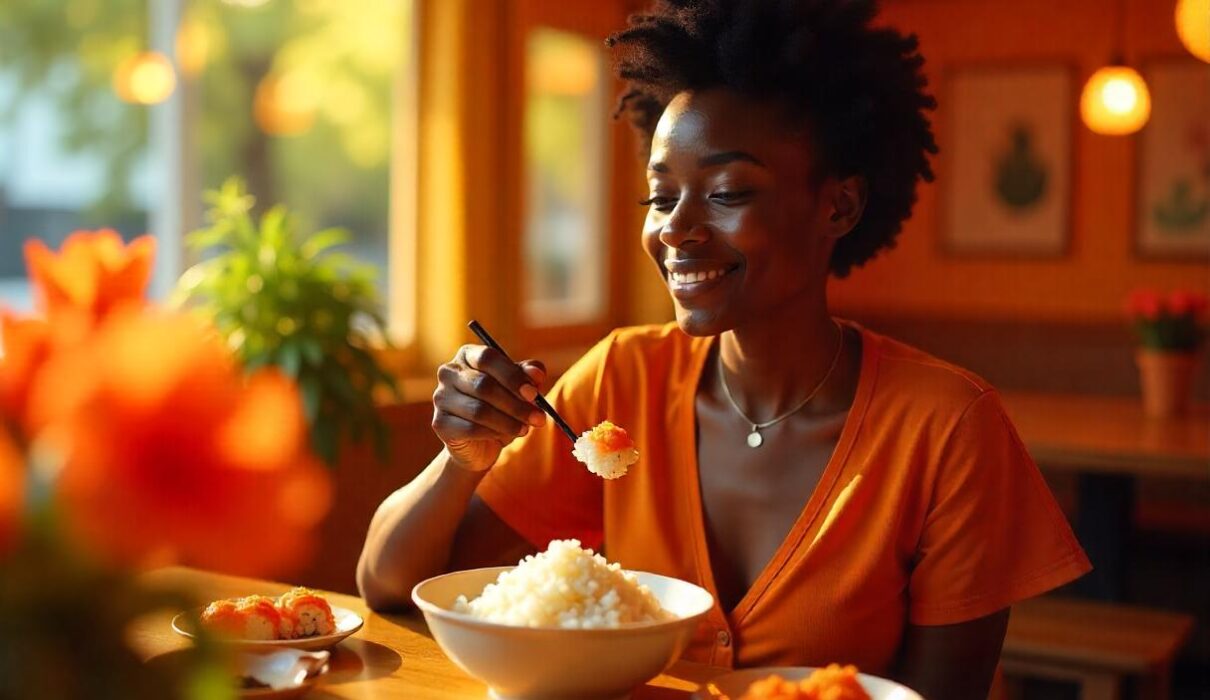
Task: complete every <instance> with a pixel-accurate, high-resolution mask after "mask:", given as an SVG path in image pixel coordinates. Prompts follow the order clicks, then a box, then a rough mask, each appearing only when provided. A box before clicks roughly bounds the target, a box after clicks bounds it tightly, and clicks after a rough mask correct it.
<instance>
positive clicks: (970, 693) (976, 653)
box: [895, 608, 1008, 700]
mask: <svg viewBox="0 0 1210 700" xmlns="http://www.w3.org/2000/svg"><path fill="white" fill-rule="evenodd" d="M1007 629H1008V608H1004V609H1003V610H1000V611H999V612H994V613H992V614H991V615H988V616H986V617H980V618H977V619H974V620H971V621H969V622H960V623H958V624H954V625H927V626H926V625H911V624H909V625H908V626H907V629H906V630H905V631H904V637H903V645H902V647H901V648H900V656H899V663H898V664H897V666H896V669H895V680H897V681H899V682H900V683H903V684H904V685H907V686H908V687H910V688H912V689H914V690H915V691H916V692H918V693H920V694H921V695H923V696H924V697H926V698H928V700H984V699H985V698H986V697H987V693H988V691H989V690H990V689H991V684H992V679H993V677H994V676H995V674H996V664H997V663H998V662H999V661H1000V645H1001V644H1003V643H1004V632H1005V630H1007Z"/></svg>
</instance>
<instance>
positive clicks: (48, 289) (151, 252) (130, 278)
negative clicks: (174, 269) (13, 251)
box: [25, 229, 155, 321]
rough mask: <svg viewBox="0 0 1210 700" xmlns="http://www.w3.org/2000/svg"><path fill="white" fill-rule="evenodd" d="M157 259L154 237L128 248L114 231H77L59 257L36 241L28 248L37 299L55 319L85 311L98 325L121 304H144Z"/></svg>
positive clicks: (140, 240)
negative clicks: (152, 266)
mask: <svg viewBox="0 0 1210 700" xmlns="http://www.w3.org/2000/svg"><path fill="white" fill-rule="evenodd" d="M154 258H155V239H154V238H152V237H151V236H141V237H139V238H136V239H135V240H133V241H131V242H130V244H129V245H127V244H125V243H123V242H122V237H121V236H119V235H118V233H117V232H116V231H114V230H112V229H102V230H100V231H77V232H75V233H73V234H71V235H70V236H68V237H67V240H65V241H64V242H63V245H62V247H61V248H60V249H59V252H58V253H55V252H53V251H52V250H50V249H49V248H47V247H46V244H45V243H43V242H42V241H40V240H37V239H33V240H30V241H27V242H26V244H25V263H26V267H27V268H28V270H29V277H30V280H31V281H32V282H33V286H34V291H35V297H36V299H37V300H38V303H39V304H40V305H41V307H42V310H43V311H44V312H45V313H46V316H47V318H49V319H51V320H55V319H56V318H57V317H59V316H61V315H63V314H65V313H67V314H70V313H76V312H83V313H84V314H85V315H86V317H87V318H88V319H91V320H93V321H96V320H99V319H101V318H104V317H105V316H106V315H108V314H109V313H110V312H111V311H113V310H114V309H115V308H117V307H119V306H121V305H123V304H127V303H137V304H140V305H141V304H142V303H143V295H144V292H146V290H147V283H148V281H149V280H150V278H151V265H152V262H153V260H154Z"/></svg>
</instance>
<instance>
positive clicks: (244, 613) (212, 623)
mask: <svg viewBox="0 0 1210 700" xmlns="http://www.w3.org/2000/svg"><path fill="white" fill-rule="evenodd" d="M202 624H203V625H205V626H206V628H207V629H210V630H212V631H215V632H218V633H219V634H223V635H226V636H229V637H235V638H237V639H258V640H276V639H283V638H285V639H289V638H290V636H291V635H292V634H293V631H294V628H293V624H292V622H291V621H290V620H289V619H287V618H283V617H282V614H281V612H280V611H278V609H277V605H275V604H274V601H273V599H272V598H266V597H265V596H261V595H252V596H248V597H246V598H239V599H237V600H216V601H214V602H213V603H211V604H210V605H208V606H207V607H206V610H205V611H204V612H202Z"/></svg>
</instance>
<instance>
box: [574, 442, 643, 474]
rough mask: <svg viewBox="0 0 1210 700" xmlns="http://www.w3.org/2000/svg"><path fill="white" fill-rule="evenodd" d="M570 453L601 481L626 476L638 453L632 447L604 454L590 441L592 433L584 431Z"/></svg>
mask: <svg viewBox="0 0 1210 700" xmlns="http://www.w3.org/2000/svg"><path fill="white" fill-rule="evenodd" d="M571 453H572V454H573V455H575V458H576V459H578V460H580V461H581V462H583V463H584V465H585V466H587V467H588V471H590V472H592V473H593V474H596V475H597V476H599V477H601V478H602V479H617V478H618V477H622V476H626V470H627V469H629V468H630V465H632V464H634V463H635V462H637V461H639V451H638V450H636V449H634V448H633V447H632V448H630V449H626V450H618V451H616V452H606V451H604V450H602V449H601V446H600V445H599V444H598V443H597V441H596V440H593V439H592V431H591V430H588V431H585V432H584V433H583V434H581V435H580V437H578V438H576V444H575V447H573V448H572V450H571Z"/></svg>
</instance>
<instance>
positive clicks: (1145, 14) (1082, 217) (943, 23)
mask: <svg viewBox="0 0 1210 700" xmlns="http://www.w3.org/2000/svg"><path fill="white" fill-rule="evenodd" d="M1174 4H1175V2H1174V0H1129V1H1128V2H1127V10H1126V12H1127V30H1126V43H1125V52H1126V59H1127V61H1130V62H1137V61H1139V60H1146V59H1148V58H1155V57H1165V56H1167V57H1171V56H1180V55H1188V54H1186V53H1185V52H1184V49H1183V48H1182V47H1181V45H1180V43H1179V41H1178V39H1177V37H1176V31H1175V29H1174V28H1173V21H1172V17H1173V6H1174ZM1118 7H1119V4H1118V2H1117V0H1060V1H1056V0H899V1H897V2H896V1H894V0H891V1H890V2H884V5H883V13H882V18H883V19H882V21H884V22H885V23H886V24H889V25H891V26H895V27H898V28H900V29H903V30H907V31H913V32H916V33H917V34H918V35H919V37H920V42H921V52H922V53H923V54H924V56H925V59H926V64H925V68H926V70H927V72H928V74H929V80H930V82H931V84H932V87H933V91H934V94H935V95H936V97H937V99H938V100H939V101H940V102H942V103H944V100H945V98H946V96H945V94H944V92H943V91H942V90H943V87H944V84H943V83H942V81H941V79H940V77H941V75H942V74H943V72H944V71H945V70H946V69H949V68H954V67H957V66H960V65H963V64H967V63H974V62H1013V61H1034V62H1036V61H1039V60H1058V61H1062V62H1065V63H1067V64H1069V65H1071V66H1072V67H1073V68H1074V70H1075V89H1076V94H1075V95H1073V96H1072V99H1073V109H1076V102H1075V100H1078V97H1079V95H1078V90H1079V88H1080V87H1082V85H1083V82H1084V81H1085V80H1086V79H1087V78H1088V76H1089V75H1091V73H1092V72H1093V71H1094V70H1095V69H1096V68H1098V67H1100V66H1101V65H1103V64H1104V63H1105V62H1106V61H1107V60H1108V58H1109V56H1110V54H1111V53H1112V50H1113V34H1114V19H1115V17H1114V13H1115V11H1116V10H1117V8H1118ZM1208 70H1210V68H1208ZM1077 111H1078V110H1077ZM938 112H939V114H938V116H940V114H941V113H944V104H943V106H942V108H941V109H939V110H938ZM938 121H939V120H938V119H934V124H935V126H936V127H937V135H938V141H939V143H940V145H941V147H942V154H941V156H939V159H938V162H937V163H936V164H935V165H936V166H937V167H938V168H939V169H940V171H941V173H942V177H944V171H945V167H946V164H945V162H944V158H945V153H944V149H945V146H946V140H945V132H944V128H945V125H944V124H943V123H938ZM1075 129H1076V133H1075V139H1074V168H1073V178H1074V180H1073V183H1072V185H1073V187H1072V191H1073V202H1072V206H1073V211H1072V216H1071V221H1072V230H1071V241H1070V245H1069V250H1068V252H1067V254H1066V255H1065V256H1064V257H1062V258H1052V259H1045V260H1038V259H1035V260H1006V259H999V260H996V259H991V258H984V259H970V258H967V259H961V258H954V257H947V256H946V255H943V254H942V253H941V252H940V220H939V213H940V211H939V206H938V195H939V192H940V191H941V190H942V189H944V188H943V187H941V186H939V185H938V184H933V185H928V186H925V187H924V188H923V189H922V191H921V192H920V201H919V202H918V204H917V206H916V209H915V212H914V214H913V216H912V219H911V220H910V221H908V222H907V224H906V226H905V227H904V230H903V232H902V234H901V235H900V238H899V245H898V247H897V248H895V249H893V250H892V251H890V254H884V256H883V257H880V258H878V259H876V260H874V261H873V262H871V263H868V264H867V265H866V267H865V268H864V269H861V270H858V271H856V272H854V273H853V275H852V276H851V277H850V279H848V280H844V281H841V282H837V283H834V284H833V286H832V291H831V295H832V300H833V306H834V307H835V308H836V309H838V310H839V311H841V312H842V313H843V312H845V311H850V312H858V313H864V314H887V313H891V314H899V313H903V314H909V315H931V316H945V317H954V318H970V317H980V318H1000V319H1013V320H1054V321H1071V320H1088V321H1105V320H1113V321H1116V320H1117V319H1118V318H1119V317H1120V316H1119V314H1120V312H1119V309H1120V308H1121V300H1122V298H1123V297H1124V296H1125V294H1126V293H1127V292H1128V291H1129V290H1130V289H1132V288H1134V287H1136V286H1141V285H1149V286H1154V287H1158V288H1162V289H1170V288H1173V287H1178V286H1180V287H1193V288H1200V289H1203V290H1210V264H1207V263H1205V262H1201V263H1198V262H1165V263H1161V262H1146V261H1141V260H1138V259H1137V258H1135V257H1134V254H1133V252H1132V250H1133V239H1132V235H1133V232H1134V199H1135V192H1134V173H1135V146H1136V143H1135V142H1136V139H1135V138H1134V137H1110V136H1099V135H1096V134H1093V133H1092V132H1090V131H1088V129H1086V128H1084V127H1083V125H1081V124H1079V123H1078V122H1077V124H1076V127H1075Z"/></svg>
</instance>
